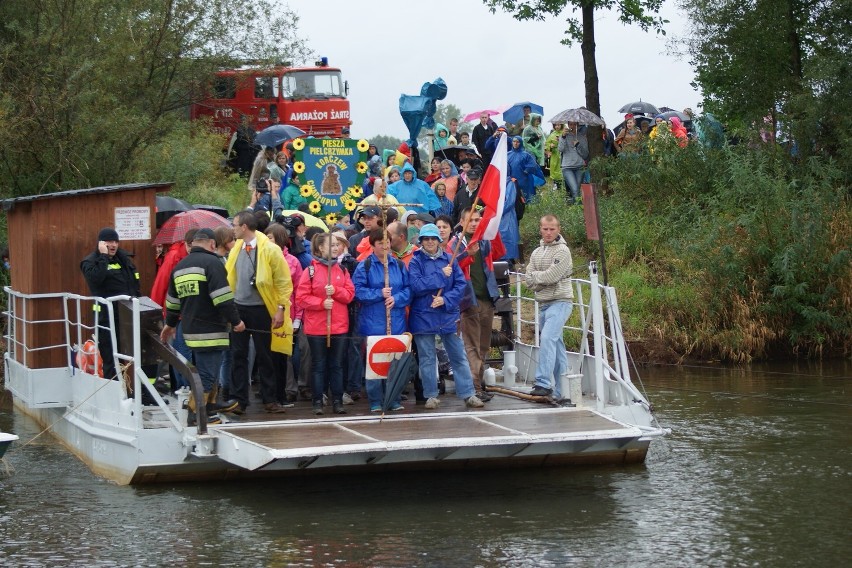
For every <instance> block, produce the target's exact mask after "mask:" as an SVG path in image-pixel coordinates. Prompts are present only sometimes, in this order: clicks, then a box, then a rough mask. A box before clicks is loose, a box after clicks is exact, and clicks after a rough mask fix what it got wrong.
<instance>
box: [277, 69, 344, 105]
mask: <svg viewBox="0 0 852 568" xmlns="http://www.w3.org/2000/svg"><path fill="white" fill-rule="evenodd" d="M281 85H282V88H283V91H284V92H283V93H282V94H283V96H284V98H285V99H292V100H297V99H305V98H311V99H318V98H328V97H343V96H344V95H343V79H342V77H341V76H340V71H328V70H321V71H320V70H317V71H292V72H290V73H285V74H284V75H283V76H282V77H281Z"/></svg>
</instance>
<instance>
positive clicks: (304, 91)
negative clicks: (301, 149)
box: [190, 57, 352, 138]
mask: <svg viewBox="0 0 852 568" xmlns="http://www.w3.org/2000/svg"><path fill="white" fill-rule="evenodd" d="M348 94H349V84H348V82H347V81H344V80H343V77H342V75H341V73H340V69H336V68H334V67H329V66H328V59H327V58H325V57H323V58H322V59H321V60H319V61H317V62H316V64H315V66H314V67H292V66H290V65H288V64H282V65H279V66H275V67H265V68H259V67H252V66H246V67H242V68H238V69H228V70H223V71H219V72H217V73H216V76H215V78H214V81H213V84H212V85H211V94H210V98H208V99H206V100H203V101H201V102H199V103H196V104H193V105H192V107H191V108H190V118H191V119H192V120H195V119H198V118H202V117H211V118H212V120H213V129H214V131H215V132H218V133H220V134H222V135H224V136H226V137H228V138H230V137H231V135H232V134H233V133H234V132H235V131H236V129H237V127H238V126H239V125H240V122H241V121H242V118H243V117H244V116H245V117H248V119H249V122H250V125H251V126H252V127H253V128H254V129H255V130H257V131H260V130H263V129H264V128H266V127H267V126H271V125H273V124H278V123H280V124H290V125H293V126H296V127H298V128H301V129H302V130H304V131H305V132H306V133H307V134H308V135H309V136H316V137H323V136H330V137H332V138H340V137H343V136H344V135H348V134H349V127H350V125H351V124H352V121H351V120H350V119H349V100H348V99H347V98H346V96H347V95H348Z"/></svg>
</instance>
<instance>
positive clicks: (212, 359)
mask: <svg viewBox="0 0 852 568" xmlns="http://www.w3.org/2000/svg"><path fill="white" fill-rule="evenodd" d="M193 354H194V355H195V368H196V369H197V370H198V375H199V376H200V377H201V384H202V386H203V387H204V392H206V393H208V392H210V391H211V390H213V385H214V384H216V380H217V378H218V377H219V370H220V369H221V368H222V358H223V355H224V354H225V350H223V349H216V350H215V351H201V350H198V351H194V352H193Z"/></svg>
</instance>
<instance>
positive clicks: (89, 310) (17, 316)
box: [4, 286, 206, 434]
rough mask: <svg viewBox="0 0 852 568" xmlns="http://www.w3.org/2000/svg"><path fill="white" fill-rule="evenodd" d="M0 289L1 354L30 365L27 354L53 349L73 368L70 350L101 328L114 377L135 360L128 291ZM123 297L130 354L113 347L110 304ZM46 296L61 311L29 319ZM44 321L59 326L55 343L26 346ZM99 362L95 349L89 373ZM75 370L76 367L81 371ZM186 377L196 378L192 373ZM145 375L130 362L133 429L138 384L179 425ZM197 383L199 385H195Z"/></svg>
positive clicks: (139, 416)
mask: <svg viewBox="0 0 852 568" xmlns="http://www.w3.org/2000/svg"><path fill="white" fill-rule="evenodd" d="M4 291H5V293H6V298H7V304H6V305H7V309H6V311H5V312H4V315H5V316H6V318H7V326H8V327H7V332H6V333H5V335H4V337H5V339H6V345H7V356H8V357H9V359H11V360H13V361H15V362H17V363H20V364H21V365H23V366H24V367H27V368H31V366H32V365H33V364H34V363H35V361H34V357H33V356H32V354H33V353H36V352H47V351H51V350H59V351H61V352H62V353H63V358H64V360H65V364H66V365H67V367H68V368H70V369H78V367H77V364H76V354H77V353H78V352H80V351H81V350H82V348H83V345H84V344H85V342H86V341H87V340H88V339H89V338H91V339H93V340H94V341H95V344H96V345H99V339H100V334H101V333H108V334H109V335H110V339H111V341H112V346H113V350H112V351H113V364H114V366H115V369H116V370H117V373H118V375H119V377H122V376H123V373H122V371H121V369H122V366H123V365H126V364H128V363H131V362H138V361H141V330H140V327H139V300H138V299H137V298H132V297H130V296H112V297H109V298H102V297H98V296H82V295H79V294H72V293H49V294H25V293H22V292H18V291H16V290H13V289H12V288H11V287H9V286H6V287H4ZM128 300H129V301H131V302H132V306H133V345H132V353H122V352H120V351H119V349H118V337H117V334H116V319H115V304H116V302H120V301H128ZM51 301H53V302H56V304H57V306H56V308H57V310H58V311H59V312H61V314H62V317H61V318H58V317H57V318H52V317H49V318H44V319H33V318H32V317H31V315H30V313H31V312H32V311H35V310H34V309H33V308H32V307H31V304H32V303H34V302H42V303H49V302H51ZM97 306H100V309H106V310H107V317H108V325H107V326H102V325H100V324H99V323H98V316H97V313H98V312H97V310H96V307H97ZM49 310H50V308H49ZM89 320H93V321H94V323H92V324H90V323H88V321H89ZM45 326H61V329H62V330H63V333H62V334H61V335H62V337H61V339H60V342H58V343H49V344H45V345H38V346H32V345H31V337H30V335H35V333H32V332H33V330H35V329H36V328H39V327H45ZM169 349H171V348H169ZM181 359H182V358H181ZM100 362H101V361H100V352H99V351H97V352H96V353H95V354H94V359H93V365H94V369H95V372H94V373H91V374H94V375H97V369H98V367H99V363H100ZM184 363H185V360H184ZM80 371H81V372H82V370H80ZM72 372H73V371H72ZM191 378H196V379H197V374H196V376H195V377H191ZM147 379H148V377H147V376H146V375H145V373H144V372H143V371H142V369H141V366H140V365H138V364H134V373H133V376H132V377H131V382H132V391H133V401H134V403H133V404H134V412H133V414H134V416H135V418H136V422H137V426H138V427H139V428H142V427H143V413H142V389H143V388H145V389H147V390H148V393H149V394H150V395H151V396H152V397H153V398H154V400H155V401H156V402H157V405H158V406H159V408H160V409H161V410H162V411H163V412H164V413H165V416H166V418H167V419H168V420H169V422H170V423H171V424H172V425H173V426H174V427H175V428H176V429H177V430H179V431H181V430H183V427H182V426H181V424H180V421H179V420H178V418H177V416H175V414H174V413H173V412H172V410H171V408H169V406H168V404H167V403H166V402H165V400H163V398H162V396H160V394H159V392H158V391H157V389H156V388H154V386H153V385H152V384H151V383H150V382H149V381H148V380H147ZM194 382H196V381H192V380H191V381H190V385H191V387H192V390H193V391H195V390H197V389H196V388H195V387H196V385H194V384H193V383H194ZM198 388H200V384H199V385H198ZM196 399H197V400H202V398H201V397H200V394H199V393H196ZM197 406H203V405H197ZM199 410H200V411H199V412H198V417H199V420H198V433H199V434H204V433H206V416H204V414H205V412H204V411H203V410H201V409H199Z"/></svg>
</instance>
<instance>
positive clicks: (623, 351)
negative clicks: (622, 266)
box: [510, 262, 645, 409]
mask: <svg viewBox="0 0 852 568" xmlns="http://www.w3.org/2000/svg"><path fill="white" fill-rule="evenodd" d="M511 274H512V275H513V276H515V283H514V284H515V285H514V293H512V291H511V288H510V296H511V297H512V299H513V300H514V302H515V338H516V341H517V342H519V343H521V344H525V343H524V342H523V340H522V338H523V333H522V332H523V329H524V327H529V326H532V328H533V343H532V346H533V347H535V348H539V347H540V342H539V337H540V333H541V325H540V321H539V302H537V301H536V300H535V298H534V297H530V296H524V294H523V289H522V286H523V273H518V272H513V273H511ZM571 282H572V285H573V288H574V300H573V304H574V307H575V308H576V310H577V314H578V317H579V323H578V324H577V323H573V322H572V320H573V319H574V318H569V320H568V323H566V325H565V326H564V328H563V330H564V331H568V332H571V333H570V334H571V335H572V336H573V337H575V338H577V341H576V343H575V344H574V345H570V344H569V345H568V346H567V349H568V351H569V352H575V353H577V354H578V355H579V361H580V365H581V370H580V372H582V365H585V364H587V363H588V362H589V360H588V359H587V358H586V357H587V356H588V357H590V358H591V361H592V362H593V364H594V365H595V369H594V373H593V377H594V380H595V385H594V390H595V392H596V398H597V403H598V407H599V409H600V408H602V407H603V406H605V405H606V404H608V403H623V402H625V401H624V400H623V399H624V397H621V396H617V395H616V396H610V394H609V390H610V389H608V388H607V386H608V384H611V383H618V384H620V385H621V387H622V388H623V389H624V392H625V393H629V395H630V398H631V399H637V400H641V401H645V398H644V397H643V396H642V395H641V393H639V392H638V390H637V389H636V387H635V386H634V385H633V384H632V381H631V378H630V371H629V366H628V363H627V348H626V345H625V342H624V336H623V333H622V325H621V316H620V314H619V310H618V300H617V298H616V293H615V289H614V288H612V287H611V286H605V285H603V284H601V283H600V282H599V281H598V271H597V265H596V263H595V262H591V263H590V265H589V278H588V279H584V278H571ZM525 306H527V307H528V306H532V316H531V317H532V319H529V318H530V316H526V317H524V308H525ZM529 311H530V310H529V309H527V313H529ZM575 321H576V320H575ZM616 399H618V400H616Z"/></svg>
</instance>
